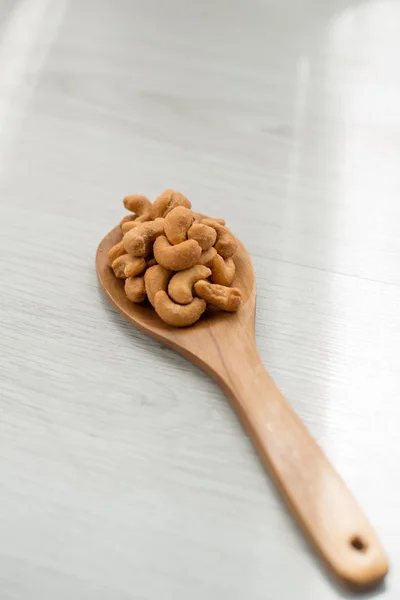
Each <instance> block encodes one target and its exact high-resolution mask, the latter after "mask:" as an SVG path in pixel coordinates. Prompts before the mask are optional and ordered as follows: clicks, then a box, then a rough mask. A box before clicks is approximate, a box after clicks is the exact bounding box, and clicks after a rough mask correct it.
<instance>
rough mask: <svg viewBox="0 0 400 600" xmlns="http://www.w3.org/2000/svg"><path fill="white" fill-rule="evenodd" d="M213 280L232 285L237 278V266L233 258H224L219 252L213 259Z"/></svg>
mask: <svg viewBox="0 0 400 600" xmlns="http://www.w3.org/2000/svg"><path fill="white" fill-rule="evenodd" d="M210 268H211V271H212V273H211V280H212V282H213V283H218V284H220V285H225V286H230V285H231V283H232V281H233V280H234V279H235V273H236V266H235V263H234V262H233V258H227V259H226V260H224V259H223V258H222V256H220V255H219V254H217V255H216V256H215V257H214V258H213V260H212V261H211V265H210Z"/></svg>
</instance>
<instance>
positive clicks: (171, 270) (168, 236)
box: [108, 190, 241, 327]
mask: <svg viewBox="0 0 400 600" xmlns="http://www.w3.org/2000/svg"><path fill="white" fill-rule="evenodd" d="M123 202H124V206H125V208H126V209H127V210H129V211H130V214H129V215H127V216H126V217H124V218H123V219H122V221H121V229H122V235H123V237H122V240H121V241H120V242H119V243H118V244H116V245H115V246H114V247H113V248H111V250H110V252H109V254H108V264H109V266H110V267H111V268H112V270H113V271H114V274H115V276H116V277H118V278H120V279H124V280H125V293H126V295H127V297H128V298H129V300H131V301H132V302H144V301H145V300H146V298H147V299H148V301H149V302H150V304H151V305H152V306H153V307H154V309H155V311H156V313H157V314H158V315H159V317H160V318H161V319H162V320H163V321H165V323H168V324H169V325H173V326H174V327H186V326H188V325H193V323H195V322H196V321H198V320H199V319H200V317H201V315H202V314H203V313H204V311H205V310H206V308H207V306H212V307H214V308H217V309H220V310H225V311H228V312H235V311H237V310H238V309H239V308H240V305H241V293H240V290H239V289H237V288H232V287H230V286H231V284H232V282H233V280H234V278H235V270H236V268H235V263H234V261H233V258H232V257H233V255H234V254H235V252H236V249H237V242H236V239H235V236H234V235H233V234H232V233H231V232H230V231H229V229H228V228H227V227H226V226H225V221H224V220H223V219H210V218H209V217H206V216H205V215H202V214H200V213H196V212H194V211H193V210H191V208H192V205H191V203H190V201H189V200H188V199H187V198H186V197H185V196H184V195H183V194H181V193H180V192H174V191H173V190H166V191H165V192H163V193H162V194H161V195H160V196H158V198H157V199H156V200H155V201H154V202H153V203H152V202H150V200H149V199H148V198H146V197H145V196H140V195H132V196H126V198H124V201H123Z"/></svg>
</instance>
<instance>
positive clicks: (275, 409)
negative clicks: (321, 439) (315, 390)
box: [96, 227, 388, 588]
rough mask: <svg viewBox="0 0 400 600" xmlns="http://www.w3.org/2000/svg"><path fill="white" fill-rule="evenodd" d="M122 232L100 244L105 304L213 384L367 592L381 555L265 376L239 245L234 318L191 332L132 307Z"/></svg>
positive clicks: (321, 542) (330, 551)
mask: <svg viewBox="0 0 400 600" xmlns="http://www.w3.org/2000/svg"><path fill="white" fill-rule="evenodd" d="M121 237H122V234H121V230H120V228H119V227H116V228H115V229H114V230H113V231H111V232H110V233H109V234H108V235H107V236H106V237H105V238H104V240H103V241H102V242H101V244H100V246H99V248H98V251H97V257H96V269H97V275H98V278H99V282H100V285H101V287H102V288H103V290H104V293H105V295H106V297H107V298H108V300H109V301H110V302H111V304H113V305H114V306H115V308H116V309H117V310H118V311H119V312H120V313H121V314H122V315H124V317H126V318H127V319H128V320H129V321H130V322H131V323H132V324H133V325H135V327H138V328H139V329H140V330H142V331H144V332H145V333H147V334H148V335H151V336H152V337H153V338H155V339H156V340H158V341H159V342H162V343H163V344H165V345H166V346H169V347H170V348H172V349H173V350H176V352H179V353H180V354H182V355H183V356H184V357H185V358H187V359H188V360H190V361H191V362H193V363H194V364H196V365H197V366H198V367H200V368H201V369H203V371H205V372H206V373H208V375H210V376H211V377H213V378H214V379H215V381H216V382H217V383H218V384H219V385H220V386H221V388H222V389H223V390H224V392H225V394H226V395H227V397H228V398H229V400H230V402H231V404H232V406H233V407H234V409H235V410H236V412H237V414H238V415H239V417H240V419H241V422H242V424H243V426H244V427H245V429H246V431H247V432H248V434H249V435H250V437H251V439H252V441H253V443H254V445H255V447H256V448H257V450H258V453H259V455H260V457H261V460H262V461H263V463H264V465H265V467H266V468H267V469H268V472H269V473H270V475H271V477H272V478H273V480H274V482H275V484H276V486H277V488H278V489H279V491H280V492H281V494H282V496H283V498H284V499H285V501H286V502H287V505H288V507H289V508H290V510H291V512H292V514H293V516H294V517H295V518H296V519H297V521H298V523H299V524H300V525H301V527H302V529H303V531H304V532H305V534H306V535H307V537H308V538H309V540H310V541H311V542H312V544H313V546H314V547H315V548H316V550H317V551H318V552H319V554H320V556H321V557H322V558H323V559H324V561H325V563H326V564H327V565H328V566H329V567H330V569H331V570H332V571H333V573H334V574H335V575H337V576H338V577H339V578H340V579H341V580H342V582H345V583H348V584H350V585H353V586H356V587H359V588H366V587H370V586H373V585H375V584H377V583H378V582H379V581H381V580H382V579H383V578H384V576H385V575H386V573H387V570H388V562H387V557H386V555H385V552H384V550H383V549H382V547H381V544H380V542H379V540H378V538H377V536H376V534H375V531H374V530H373V528H372V526H371V525H370V523H369V522H368V520H367V518H366V517H365V515H364V513H363V512H362V510H361V508H360V507H359V505H358V504H357V502H356V501H355V499H354V498H353V496H352V495H351V493H350V492H349V490H348V489H347V487H346V485H345V483H344V482H343V480H342V479H341V478H340V476H339V475H338V474H337V473H336V471H335V470H334V468H333V467H332V465H331V464H330V463H329V461H328V459H327V458H326V456H325V455H324V454H323V452H322V450H321V449H320V447H319V446H318V445H317V443H316V442H315V440H314V439H313V438H312V437H311V435H310V434H309V433H308V431H307V429H306V428H305V426H304V425H303V423H302V422H301V421H300V419H299V418H298V417H297V416H296V414H295V413H294V411H293V410H292V408H291V407H290V405H289V404H288V402H287V401H286V400H285V398H284V397H283V395H282V394H281V393H280V391H279V390H278V388H277V386H276V385H275V383H274V382H273V381H272V379H271V377H270V376H269V374H268V373H267V371H266V370H265V368H264V366H263V364H262V362H261V359H260V357H259V355H258V352H257V347H256V343H255V333H254V320H255V306H256V286H255V277H254V271H253V267H252V264H251V260H250V257H249V255H248V254H247V252H246V249H245V248H244V246H243V245H242V244H241V243H240V242H239V248H238V251H237V253H236V255H235V263H236V272H237V275H236V279H235V281H234V285H235V286H236V287H238V288H240V290H241V291H242V295H243V306H242V308H241V309H240V310H239V312H238V313H235V314H228V313H223V312H219V313H214V314H212V315H209V316H207V317H206V318H203V319H201V320H200V321H198V322H197V323H196V324H195V325H193V326H192V327H188V328H183V329H177V328H174V327H170V326H169V325H166V324H165V323H164V322H163V321H161V319H160V318H159V317H158V316H157V314H156V313H155V312H154V310H153V308H152V307H150V306H149V305H147V306H146V305H140V304H133V303H132V302H130V301H129V300H128V299H127V297H126V295H125V292H124V283H123V281H122V280H120V279H117V278H116V277H115V276H114V273H113V272H112V270H111V269H110V268H109V267H108V265H107V254H108V251H109V250H110V248H111V247H112V246H113V245H114V244H116V243H117V242H119V241H120V240H121Z"/></svg>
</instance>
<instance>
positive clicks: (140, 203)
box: [123, 194, 151, 217]
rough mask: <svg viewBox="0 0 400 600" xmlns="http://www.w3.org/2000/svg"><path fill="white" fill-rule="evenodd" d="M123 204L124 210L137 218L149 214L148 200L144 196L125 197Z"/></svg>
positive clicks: (149, 204)
mask: <svg viewBox="0 0 400 600" xmlns="http://www.w3.org/2000/svg"><path fill="white" fill-rule="evenodd" d="M123 202H124V206H125V208H126V209H127V210H130V211H131V212H133V213H135V214H136V216H137V217H140V216H141V215H143V214H144V213H145V212H149V211H150V209H151V202H150V200H149V199H148V198H146V196H140V195H139V194H131V195H130V196H125V198H124V200H123Z"/></svg>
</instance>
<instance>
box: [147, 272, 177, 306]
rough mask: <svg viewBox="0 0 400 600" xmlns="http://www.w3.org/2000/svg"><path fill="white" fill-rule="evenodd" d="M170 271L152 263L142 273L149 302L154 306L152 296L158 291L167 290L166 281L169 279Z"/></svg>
mask: <svg viewBox="0 0 400 600" xmlns="http://www.w3.org/2000/svg"><path fill="white" fill-rule="evenodd" d="M171 276H172V271H168V270H167V269H164V267H162V266H161V265H154V266H153V267H150V268H149V269H147V271H146V273H145V274H144V285H145V289H146V294H147V297H148V299H149V301H150V304H152V305H153V306H154V297H155V295H156V294H157V292H159V291H161V290H162V291H164V292H166V291H167V287H168V281H169V280H170V279H171Z"/></svg>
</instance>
